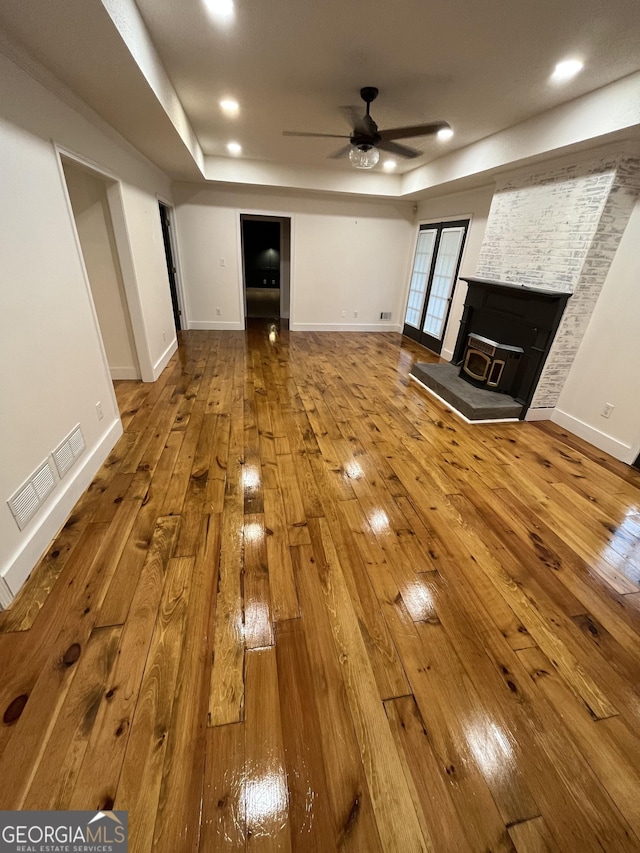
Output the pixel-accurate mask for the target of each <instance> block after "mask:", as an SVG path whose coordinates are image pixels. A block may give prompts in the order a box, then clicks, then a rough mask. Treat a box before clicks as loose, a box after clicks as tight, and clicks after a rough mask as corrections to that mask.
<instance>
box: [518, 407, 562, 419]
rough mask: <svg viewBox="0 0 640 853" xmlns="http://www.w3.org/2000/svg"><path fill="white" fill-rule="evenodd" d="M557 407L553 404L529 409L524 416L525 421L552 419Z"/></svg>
mask: <svg viewBox="0 0 640 853" xmlns="http://www.w3.org/2000/svg"><path fill="white" fill-rule="evenodd" d="M554 412H555V408H554V407H553V406H551V407H547V408H539V409H534V408H531V409H528V410H527V414H526V415H525V416H524V419H525V421H552V420H553V413H554Z"/></svg>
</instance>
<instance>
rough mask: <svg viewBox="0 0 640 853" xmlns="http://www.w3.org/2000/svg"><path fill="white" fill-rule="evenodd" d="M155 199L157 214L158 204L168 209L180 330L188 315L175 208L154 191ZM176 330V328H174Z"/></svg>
mask: <svg viewBox="0 0 640 853" xmlns="http://www.w3.org/2000/svg"><path fill="white" fill-rule="evenodd" d="M156 199H157V201H158V215H159V214H160V205H162V206H163V207H166V208H167V210H168V211H169V242H170V244H171V254H172V255H173V265H174V268H175V273H174V275H175V284H176V297H177V300H178V309H179V311H180V320H181V322H180V329H181V331H183V332H184V331H185V330H186V329H188V328H189V317H188V315H187V303H186V300H185V298H184V288H183V287H182V267H181V265H180V252H179V251H178V234H177V230H176V229H177V225H176V209H175V206H174V204H173V202H170V201H169V200H168V199H166V198H164V197H163V196H161V195H158V194H157V193H156ZM168 275H169V271H168V270H167V277H168ZM167 284H168V285H169V288H171V284H170V282H169V281H167ZM176 331H177V330H176Z"/></svg>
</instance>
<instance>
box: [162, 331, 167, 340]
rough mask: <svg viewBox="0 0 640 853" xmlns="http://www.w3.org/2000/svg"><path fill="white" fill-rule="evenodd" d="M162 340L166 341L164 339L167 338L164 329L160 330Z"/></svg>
mask: <svg viewBox="0 0 640 853" xmlns="http://www.w3.org/2000/svg"><path fill="white" fill-rule="evenodd" d="M162 340H163V341H165V342H166V340H167V333H166V332H165V330H164V329H163V330H162Z"/></svg>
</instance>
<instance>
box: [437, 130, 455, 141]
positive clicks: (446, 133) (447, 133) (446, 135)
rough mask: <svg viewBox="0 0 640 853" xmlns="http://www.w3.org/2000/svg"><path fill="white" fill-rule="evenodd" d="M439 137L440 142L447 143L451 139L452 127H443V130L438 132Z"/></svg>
mask: <svg viewBox="0 0 640 853" xmlns="http://www.w3.org/2000/svg"><path fill="white" fill-rule="evenodd" d="M437 136H438V139H439V140H440V142H445V141H446V140H447V139H451V137H452V136H453V130H452V129H451V128H450V127H443V128H442V130H439V131H438V134H437Z"/></svg>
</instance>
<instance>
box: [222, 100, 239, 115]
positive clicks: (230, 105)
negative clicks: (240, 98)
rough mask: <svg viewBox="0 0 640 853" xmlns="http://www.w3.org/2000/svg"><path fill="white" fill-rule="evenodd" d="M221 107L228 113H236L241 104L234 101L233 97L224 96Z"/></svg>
mask: <svg viewBox="0 0 640 853" xmlns="http://www.w3.org/2000/svg"><path fill="white" fill-rule="evenodd" d="M220 109H221V110H222V111H223V112H225V113H226V114H227V115H235V114H236V113H237V112H238V110H239V109H240V104H239V103H238V102H237V101H234V100H233V98H224V100H222V101H220Z"/></svg>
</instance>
